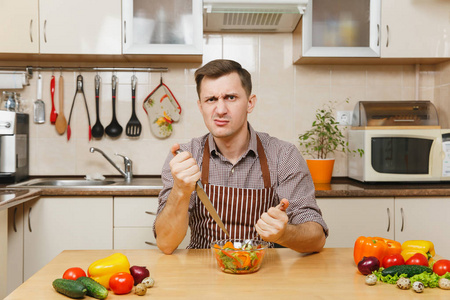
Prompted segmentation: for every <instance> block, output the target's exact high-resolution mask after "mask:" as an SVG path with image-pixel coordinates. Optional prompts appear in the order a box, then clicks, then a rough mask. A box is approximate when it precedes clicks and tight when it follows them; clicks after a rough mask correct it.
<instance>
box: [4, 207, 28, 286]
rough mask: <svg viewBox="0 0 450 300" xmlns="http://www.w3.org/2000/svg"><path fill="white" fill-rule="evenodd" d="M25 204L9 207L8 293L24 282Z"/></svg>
mask: <svg viewBox="0 0 450 300" xmlns="http://www.w3.org/2000/svg"><path fill="white" fill-rule="evenodd" d="M23 226H24V220H23V204H19V205H16V206H14V207H10V208H9V209H8V254H7V256H8V266H7V294H9V293H11V292H12V291H13V290H15V289H16V288H17V287H18V286H19V285H21V284H22V282H23V233H24V227H23Z"/></svg>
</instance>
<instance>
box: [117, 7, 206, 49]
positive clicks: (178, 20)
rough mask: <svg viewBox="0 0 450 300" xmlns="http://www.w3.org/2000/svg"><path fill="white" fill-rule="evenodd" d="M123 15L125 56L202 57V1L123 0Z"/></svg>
mask: <svg viewBox="0 0 450 300" xmlns="http://www.w3.org/2000/svg"><path fill="white" fill-rule="evenodd" d="M122 12H123V24H122V26H123V37H122V43H123V54H158V55H201V54H202V46H203V22H202V20H203V17H202V0H192V1H186V0H164V1H161V0H123V1H122Z"/></svg>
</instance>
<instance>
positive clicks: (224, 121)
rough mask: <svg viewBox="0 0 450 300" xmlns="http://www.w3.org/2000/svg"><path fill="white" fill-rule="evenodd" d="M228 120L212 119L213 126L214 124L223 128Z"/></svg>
mask: <svg viewBox="0 0 450 300" xmlns="http://www.w3.org/2000/svg"><path fill="white" fill-rule="evenodd" d="M229 122H230V121H229V120H226V119H214V124H216V125H217V126H225V125H227V124H228V123H229Z"/></svg>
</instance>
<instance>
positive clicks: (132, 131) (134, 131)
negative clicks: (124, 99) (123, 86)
mask: <svg viewBox="0 0 450 300" xmlns="http://www.w3.org/2000/svg"><path fill="white" fill-rule="evenodd" d="M136 83H137V77H136V76H135V75H133V76H131V118H130V120H129V121H128V123H127V127H126V128H125V133H126V135H128V136H131V137H137V136H139V135H141V131H142V125H141V122H139V119H138V118H137V116H136V109H135V108H136Z"/></svg>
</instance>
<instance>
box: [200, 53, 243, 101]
mask: <svg viewBox="0 0 450 300" xmlns="http://www.w3.org/2000/svg"><path fill="white" fill-rule="evenodd" d="M233 72H235V73H237V74H238V75H239V78H240V79H241V84H242V87H243V88H244V90H245V93H246V94H247V97H250V95H251V93H252V78H251V75H250V73H249V72H248V71H247V70H246V69H244V68H242V66H241V65H240V64H239V63H238V62H235V61H233V60H228V59H216V60H213V61H210V62H209V63H207V64H206V65H204V66H203V67H201V68H199V69H197V71H195V82H196V83H197V94H198V96H199V97H200V91H201V84H202V80H203V78H205V77H208V78H213V79H215V78H219V77H222V76H224V75H228V74H230V73H233Z"/></svg>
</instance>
